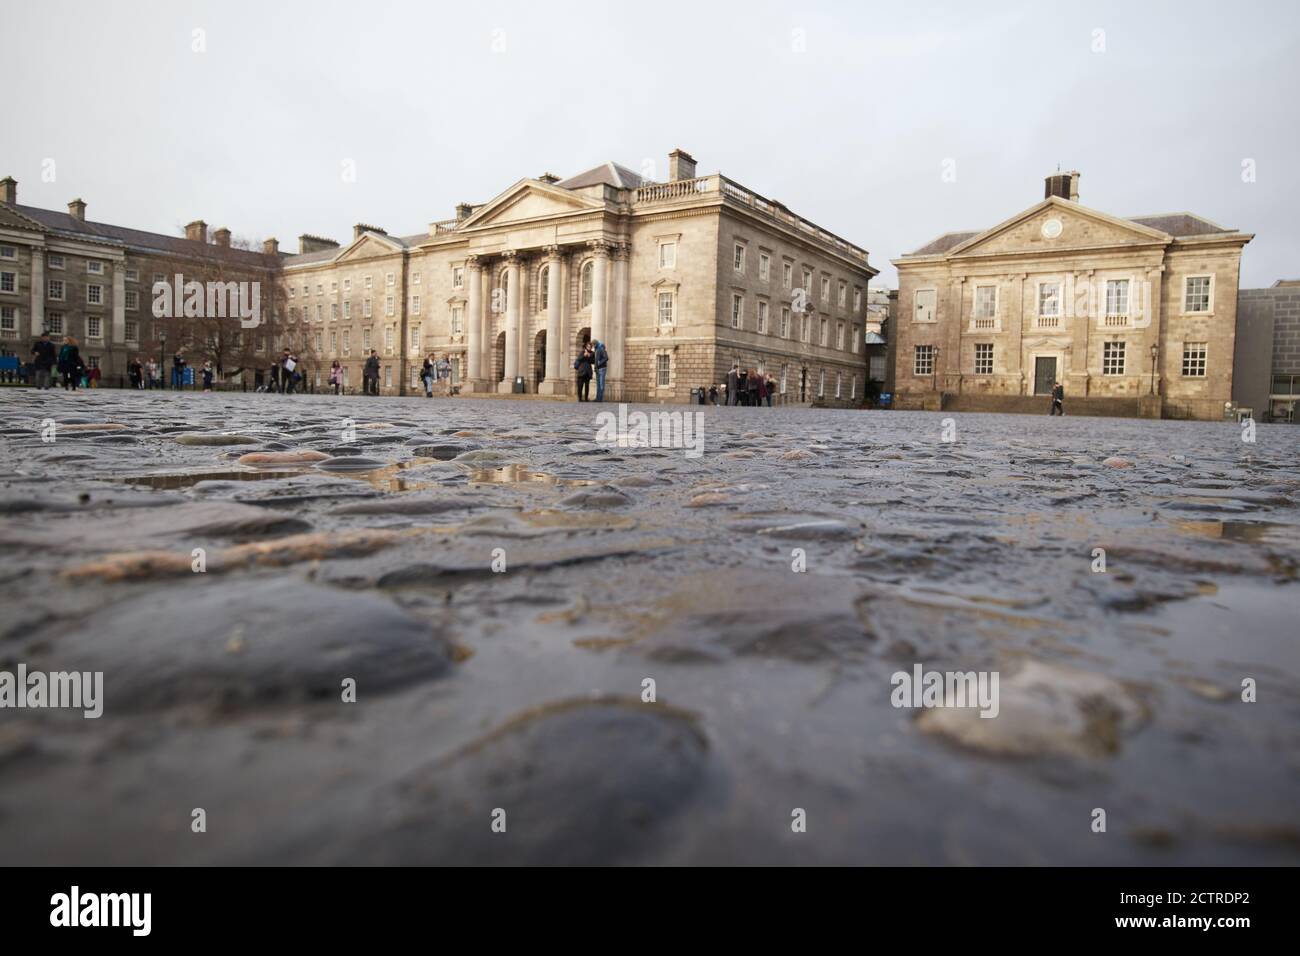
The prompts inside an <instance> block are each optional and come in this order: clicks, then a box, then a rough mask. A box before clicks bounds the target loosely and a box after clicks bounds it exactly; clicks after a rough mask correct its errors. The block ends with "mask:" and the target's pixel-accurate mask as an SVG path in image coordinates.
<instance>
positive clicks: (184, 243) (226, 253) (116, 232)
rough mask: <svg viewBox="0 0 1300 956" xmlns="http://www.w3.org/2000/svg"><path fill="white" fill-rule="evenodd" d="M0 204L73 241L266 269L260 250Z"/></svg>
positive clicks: (9, 204)
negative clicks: (235, 247) (220, 244)
mask: <svg viewBox="0 0 1300 956" xmlns="http://www.w3.org/2000/svg"><path fill="white" fill-rule="evenodd" d="M0 205H3V206H4V207H5V208H7V209H12V210H13V211H14V212H16V213H18V214H19V215H22V216H26V217H27V218H28V219H32V220H35V221H36V222H38V223H39V224H40V225H42V226H44V227H45V228H46V229H49V230H50V231H52V232H56V233H59V234H60V235H64V236H68V237H70V238H74V239H89V240H92V241H96V242H106V243H109V244H111V245H118V246H127V247H129V248H131V249H134V250H137V251H141V252H160V253H165V254H167V255H179V256H204V257H207V258H214V257H215V258H219V259H226V260H228V261H229V262H237V263H243V264H245V265H251V266H260V267H263V268H265V266H266V256H265V255H264V254H263V253H262V252H261V251H250V250H247V249H230V248H227V247H225V246H219V245H217V244H216V243H211V242H208V243H203V242H196V241H195V240H193V239H186V238H185V237H184V236H167V235H163V234H162V233H158V232H145V231H144V230H141V229H128V228H127V227H125V226H113V225H110V224H108V223H105V222H90V221H85V222H83V221H82V220H80V219H77V218H76V217H75V216H72V215H69V214H68V213H66V212H56V211H55V210H53V209H41V208H39V207H37V206H23V205H20V204H16V203H13V204H11V203H0Z"/></svg>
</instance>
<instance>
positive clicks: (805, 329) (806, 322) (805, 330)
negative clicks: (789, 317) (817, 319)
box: [799, 315, 812, 342]
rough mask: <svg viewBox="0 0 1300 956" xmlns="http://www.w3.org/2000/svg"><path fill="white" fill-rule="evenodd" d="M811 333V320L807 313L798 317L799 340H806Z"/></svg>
mask: <svg viewBox="0 0 1300 956" xmlns="http://www.w3.org/2000/svg"><path fill="white" fill-rule="evenodd" d="M811 334H812V320H811V319H810V318H809V317H808V316H807V315H801V316H800V317H799V341H800V342H807V341H808V337H809V336H810V335H811Z"/></svg>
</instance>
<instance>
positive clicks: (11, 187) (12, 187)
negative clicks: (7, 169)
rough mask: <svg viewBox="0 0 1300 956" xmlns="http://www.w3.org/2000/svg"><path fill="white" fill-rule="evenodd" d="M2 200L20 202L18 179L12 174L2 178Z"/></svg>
mask: <svg viewBox="0 0 1300 956" xmlns="http://www.w3.org/2000/svg"><path fill="white" fill-rule="evenodd" d="M0 202H9V203H15V204H17V202H18V180H16V179H14V178H13V177H12V176H6V177H5V178H4V179H0Z"/></svg>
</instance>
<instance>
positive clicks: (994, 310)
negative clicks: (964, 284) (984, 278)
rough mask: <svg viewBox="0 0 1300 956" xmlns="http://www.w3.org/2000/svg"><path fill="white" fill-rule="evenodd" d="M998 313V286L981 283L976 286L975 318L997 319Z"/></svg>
mask: <svg viewBox="0 0 1300 956" xmlns="http://www.w3.org/2000/svg"><path fill="white" fill-rule="evenodd" d="M997 314H998V287H997V286H995V285H979V286H976V287H975V318H976V319H987V320H991V319H995V318H997Z"/></svg>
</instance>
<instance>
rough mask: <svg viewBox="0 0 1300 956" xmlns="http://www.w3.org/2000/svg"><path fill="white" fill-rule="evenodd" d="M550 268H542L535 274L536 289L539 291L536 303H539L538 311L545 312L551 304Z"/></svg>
mask: <svg viewBox="0 0 1300 956" xmlns="http://www.w3.org/2000/svg"><path fill="white" fill-rule="evenodd" d="M550 278H551V267H550V266H542V268H541V270H540V271H539V272H538V273H537V287H538V289H540V290H541V291H540V292H539V293H538V301H539V302H540V303H541V305H540V307H539V309H538V311H540V312H545V311H546V309H547V308H548V307H549V306H550V304H551V283H550V281H549V280H550Z"/></svg>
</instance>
